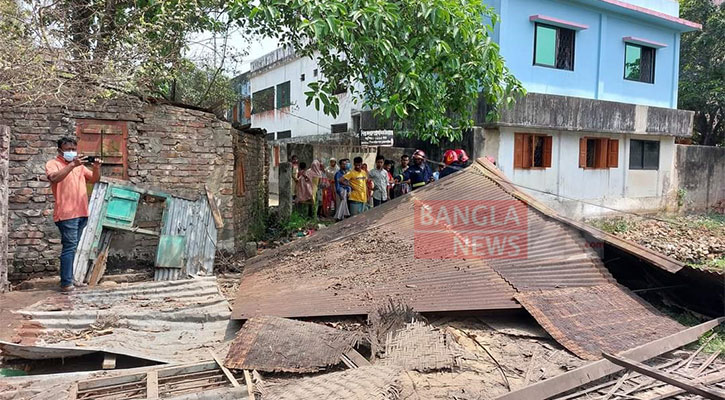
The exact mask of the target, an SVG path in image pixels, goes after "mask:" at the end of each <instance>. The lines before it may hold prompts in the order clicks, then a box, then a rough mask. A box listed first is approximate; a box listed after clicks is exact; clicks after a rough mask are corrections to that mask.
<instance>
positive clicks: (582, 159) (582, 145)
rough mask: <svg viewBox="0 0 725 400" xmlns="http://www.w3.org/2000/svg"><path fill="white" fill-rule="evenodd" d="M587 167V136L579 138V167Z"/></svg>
mask: <svg viewBox="0 0 725 400" xmlns="http://www.w3.org/2000/svg"><path fill="white" fill-rule="evenodd" d="M586 167H587V138H585V137H583V138H579V168H586Z"/></svg>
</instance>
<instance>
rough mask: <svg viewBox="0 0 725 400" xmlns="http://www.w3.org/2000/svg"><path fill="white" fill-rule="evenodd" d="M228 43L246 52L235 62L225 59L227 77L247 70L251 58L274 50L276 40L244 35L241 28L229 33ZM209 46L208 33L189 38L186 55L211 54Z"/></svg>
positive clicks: (211, 44) (210, 44)
mask: <svg viewBox="0 0 725 400" xmlns="http://www.w3.org/2000/svg"><path fill="white" fill-rule="evenodd" d="M228 44H229V45H230V46H232V47H234V48H235V49H236V50H246V51H247V52H248V54H247V55H246V56H244V57H243V58H242V59H241V60H240V62H237V63H235V64H230V62H231V60H230V59H229V58H227V61H225V67H226V68H225V69H226V74H227V75H229V77H234V76H236V75H239V74H241V73H243V72H246V71H248V70H249V64H250V63H251V62H252V61H253V60H255V59H257V58H259V57H261V56H263V55H265V54H267V53H269V52H271V51H274V50H275V49H276V48H277V44H278V40H277V39H272V38H268V37H261V36H255V37H251V38H250V37H245V35H244V33H243V32H242V31H241V30H237V31H236V32H233V33H232V34H231V36H230V38H229V43H228ZM211 48H213V40H212V37H211V36H210V35H209V34H208V33H207V34H201V35H199V36H197V37H192V38H191V40H190V45H189V52H188V53H187V56H188V57H190V58H191V59H201V58H205V57H208V56H209V55H210V54H213V51H211V50H210V49H211Z"/></svg>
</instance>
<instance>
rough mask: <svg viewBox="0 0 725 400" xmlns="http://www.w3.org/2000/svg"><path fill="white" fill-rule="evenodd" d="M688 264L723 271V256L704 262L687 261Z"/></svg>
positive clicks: (724, 261)
mask: <svg viewBox="0 0 725 400" xmlns="http://www.w3.org/2000/svg"><path fill="white" fill-rule="evenodd" d="M687 265H688V266H690V267H692V268H697V269H704V270H708V271H715V272H721V273H723V272H725V258H723V257H721V258H716V259H714V260H709V261H708V262H705V263H689V264H687Z"/></svg>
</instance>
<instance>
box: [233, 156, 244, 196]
mask: <svg viewBox="0 0 725 400" xmlns="http://www.w3.org/2000/svg"><path fill="white" fill-rule="evenodd" d="M234 164H235V165H234V169H235V174H236V178H237V182H236V193H237V196H240V197H241V196H244V192H246V191H247V188H246V187H245V185H244V161H243V160H242V157H239V156H237V157H236V160H235V163H234Z"/></svg>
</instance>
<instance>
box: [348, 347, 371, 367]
mask: <svg viewBox="0 0 725 400" xmlns="http://www.w3.org/2000/svg"><path fill="white" fill-rule="evenodd" d="M341 358H342V361H343V362H344V363H345V365H347V366H348V368H360V367H364V366H366V365H372V364H370V361H368V360H367V359H366V358H365V357H363V356H362V354H360V353H358V351H357V350H355V349H350V350H348V351H347V352H346V353H345V354H343V355H342V357H341Z"/></svg>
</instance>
